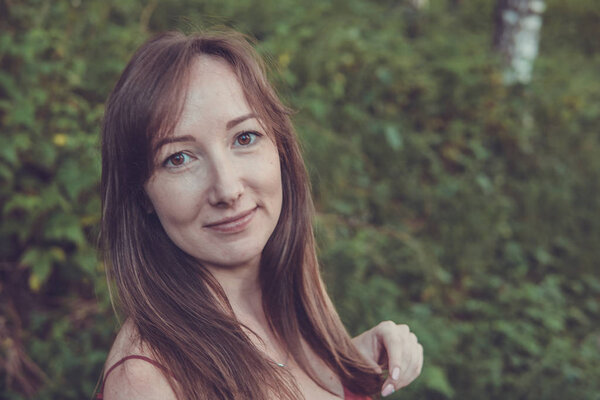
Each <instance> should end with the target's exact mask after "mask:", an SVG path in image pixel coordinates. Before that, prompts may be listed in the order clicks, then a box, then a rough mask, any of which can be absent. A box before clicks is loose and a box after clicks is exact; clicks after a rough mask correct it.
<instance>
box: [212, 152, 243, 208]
mask: <svg viewBox="0 0 600 400" xmlns="http://www.w3.org/2000/svg"><path fill="white" fill-rule="evenodd" d="M241 172H242V171H240V169H239V167H238V166H237V165H236V164H235V162H233V160H230V159H229V158H228V157H219V158H218V159H216V160H215V161H214V162H213V166H212V175H213V179H212V184H211V188H210V191H209V193H208V202H209V203H210V204H211V205H212V206H215V207H231V206H232V205H234V204H235V202H236V201H237V200H238V199H239V198H240V197H241V196H242V194H243V193H244V184H243V182H242V179H241Z"/></svg>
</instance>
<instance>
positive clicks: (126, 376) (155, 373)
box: [103, 359, 176, 400]
mask: <svg viewBox="0 0 600 400" xmlns="http://www.w3.org/2000/svg"><path fill="white" fill-rule="evenodd" d="M103 394H104V399H105V400H126V399H127V400H176V396H175V393H174V392H173V389H172V388H171V386H170V385H169V382H168V381H167V378H166V377H165V375H164V374H163V371H162V370H161V369H160V368H158V367H156V366H154V365H152V364H150V363H149V362H147V361H144V360H138V359H131V360H127V361H126V362H124V363H123V364H121V365H119V366H118V367H117V368H115V369H114V371H112V372H111V373H110V375H109V376H108V377H107V378H106V381H105V384H104V393H103Z"/></svg>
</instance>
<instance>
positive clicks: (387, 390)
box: [381, 383, 394, 397]
mask: <svg viewBox="0 0 600 400" xmlns="http://www.w3.org/2000/svg"><path fill="white" fill-rule="evenodd" d="M392 393H394V386H392V384H391V383H390V384H389V385H387V386H386V387H385V389H383V392H381V395H382V396H383V397H385V396H389V395H390V394H392Z"/></svg>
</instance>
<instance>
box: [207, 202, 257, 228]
mask: <svg viewBox="0 0 600 400" xmlns="http://www.w3.org/2000/svg"><path fill="white" fill-rule="evenodd" d="M257 208H258V207H254V208H253V209H251V210H248V211H244V212H241V213H239V214H237V215H234V216H232V217H228V218H223V219H220V220H218V221H215V222H211V223H208V224H205V225H204V227H205V228H209V229H212V230H215V231H218V232H222V233H237V232H241V231H243V230H244V229H246V227H247V226H248V224H249V223H250V221H252V218H253V217H254V214H255V211H256V209H257Z"/></svg>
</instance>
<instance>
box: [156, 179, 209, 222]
mask: <svg viewBox="0 0 600 400" xmlns="http://www.w3.org/2000/svg"><path fill="white" fill-rule="evenodd" d="M195 186H197V183H196V185H194V183H193V182H184V183H183V184H181V182H179V183H178V182H173V181H169V180H161V179H158V180H155V181H152V182H150V183H148V184H146V186H145V189H146V194H147V196H148V198H149V199H150V202H151V204H152V208H153V209H154V211H155V212H156V214H157V216H158V217H159V219H160V221H161V223H162V224H163V226H164V225H165V224H168V223H183V222H185V221H186V220H188V219H189V218H191V215H190V214H191V211H192V210H193V205H194V204H195V203H196V202H197V199H196V197H197V193H198V189H199V188H197V187H195Z"/></svg>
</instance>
